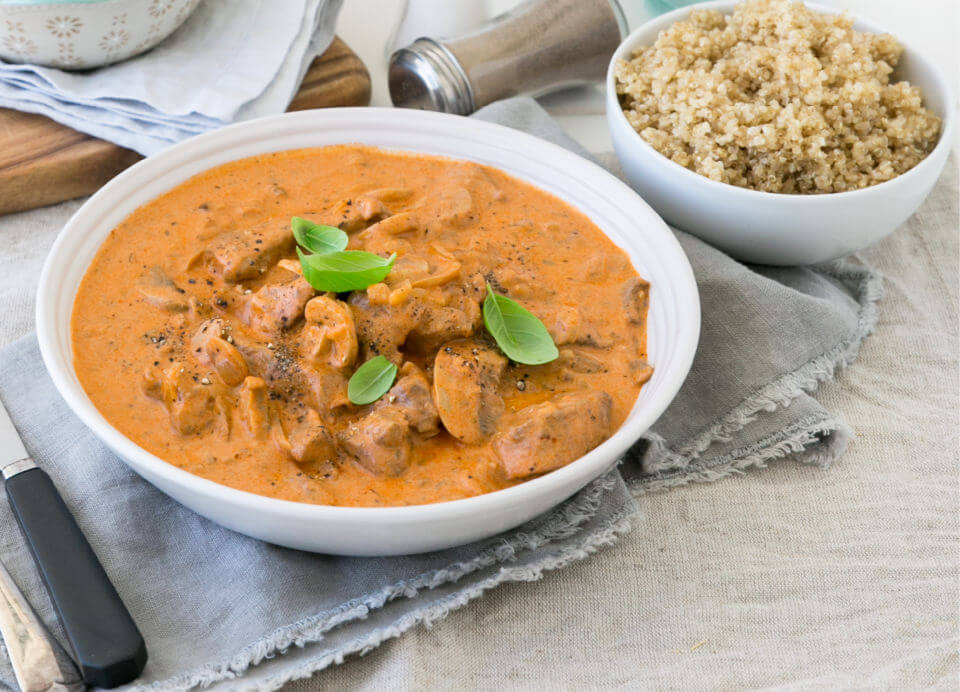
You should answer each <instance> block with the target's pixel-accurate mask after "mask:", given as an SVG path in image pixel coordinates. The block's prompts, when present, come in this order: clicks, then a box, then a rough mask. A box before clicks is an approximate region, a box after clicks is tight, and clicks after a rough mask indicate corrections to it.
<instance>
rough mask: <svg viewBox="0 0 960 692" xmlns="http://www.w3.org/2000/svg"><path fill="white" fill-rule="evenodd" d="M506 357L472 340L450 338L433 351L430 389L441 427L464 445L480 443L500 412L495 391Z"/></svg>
mask: <svg viewBox="0 0 960 692" xmlns="http://www.w3.org/2000/svg"><path fill="white" fill-rule="evenodd" d="M506 367H507V359H506V358H504V357H503V356H502V355H500V354H499V353H497V352H496V351H494V350H493V349H490V348H487V347H486V346H484V345H483V344H481V343H479V342H477V341H474V340H468V339H463V340H458V341H451V342H450V343H448V344H446V345H445V346H444V347H443V348H441V349H440V351H439V352H438V353H437V357H436V359H435V361H434V365H433V391H434V396H435V399H436V402H437V411H438V412H439V414H440V420H441V421H443V427H445V428H446V429H447V432H449V433H450V434H451V435H453V436H454V437H456V438H457V439H458V440H460V441H462V442H466V443H468V444H480V443H481V442H483V441H484V440H485V439H487V437H489V436H490V435H491V434H493V433H494V432H495V430H496V426H497V421H498V420H499V419H500V416H501V415H502V414H503V410H504V404H503V398H502V397H501V396H500V394H499V392H498V385H499V382H500V376H501V375H502V374H503V371H504V369H505V368H506Z"/></svg>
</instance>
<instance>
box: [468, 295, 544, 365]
mask: <svg viewBox="0 0 960 692" xmlns="http://www.w3.org/2000/svg"><path fill="white" fill-rule="evenodd" d="M483 323H484V324H485V325H486V326H487V331H488V332H490V335H491V336H492V337H493V338H494V339H495V340H496V342H497V346H499V347H500V350H501V351H503V352H504V353H505V354H507V357H508V358H510V360H512V361H515V362H517V363H523V364H525V365H542V364H543V363H549V362H550V361H552V360H556V358H557V357H558V356H559V355H560V352H559V351H557V347H556V345H555V344H554V343H553V339H551V338H550V332H548V331H547V328H546V327H544V326H543V322H541V321H540V320H538V319H537V318H536V317H535V316H534V315H533V314H531V313H530V312H529V311H528V310H526V309H525V308H524V307H523V306H521V305H520V304H519V303H517V302H516V301H513V300H510V299H509V298H507V297H506V296H501V295H499V294H497V293H494V292H493V289H492V288H491V287H490V284H487V297H486V298H485V299H484V301H483Z"/></svg>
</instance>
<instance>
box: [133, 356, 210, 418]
mask: <svg viewBox="0 0 960 692" xmlns="http://www.w3.org/2000/svg"><path fill="white" fill-rule="evenodd" d="M146 391H147V392H148V394H149V393H153V394H154V395H155V394H156V393H159V396H160V400H161V401H163V403H164V405H165V406H166V407H167V411H168V412H169V413H170V424H171V425H173V427H174V429H175V430H176V431H177V432H178V433H180V434H181V435H199V434H201V433H203V432H205V431H207V430H208V429H210V428H211V427H213V426H214V425H215V424H216V423H217V422H218V421H221V420H223V419H224V414H225V409H224V406H223V403H222V402H221V401H220V400H219V399H218V397H217V389H216V388H215V387H212V386H210V385H204V384H203V383H202V380H201V379H200V377H198V376H197V374H196V373H193V372H190V371H189V370H188V369H187V368H186V366H185V365H184V364H183V363H180V362H174V363H171V364H170V365H169V366H168V367H167V368H166V369H165V370H164V371H163V373H162V375H161V380H160V383H159V389H158V388H156V387H148V388H146Z"/></svg>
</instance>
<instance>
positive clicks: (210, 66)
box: [0, 0, 343, 156]
mask: <svg viewBox="0 0 960 692" xmlns="http://www.w3.org/2000/svg"><path fill="white" fill-rule="evenodd" d="M342 2H343V0H279V1H278V0H204V1H203V2H201V3H200V5H199V6H198V7H197V9H196V10H194V12H193V13H192V14H191V15H190V16H189V17H188V18H187V20H186V21H185V22H184V23H183V25H182V26H181V27H180V28H179V29H177V30H176V31H175V32H174V33H173V34H171V35H170V36H169V37H168V38H166V39H165V40H164V41H162V42H161V43H160V44H159V45H158V46H156V47H155V48H153V49H151V50H149V51H147V52H146V53H142V54H140V55H136V56H134V57H132V58H130V59H128V60H124V61H122V62H119V63H116V64H114V65H108V66H106V67H101V68H99V69H95V70H89V71H84V72H67V71H64V70H59V69H55V68H51V67H40V66H37V65H31V64H14V63H7V62H4V61H3V60H0V106H4V107H7V108H13V109H15V110H21V111H28V112H30V113H40V114H42V115H45V116H47V117H49V118H52V119H54V120H56V121H57V122H60V123H63V124H64V125H68V126H69V127H72V128H73V129H75V130H80V131H81V132H85V133H87V134H90V135H93V136H94V137H99V138H100V139H105V140H107V141H110V142H114V143H115V144H119V145H120V146H122V147H126V148H128V149H133V150H135V151H138V152H139V153H141V154H143V155H144V156H147V155H149V154H154V153H156V152H158V151H160V150H162V149H164V148H166V147H168V146H170V145H171V144H174V143H176V142H179V141H180V140H183V139H186V138H187V137H192V136H193V135H196V134H200V133H202V132H207V131H208V130H213V129H216V128H218V127H222V126H223V125H225V124H228V123H231V122H236V121H239V120H248V119H250V118H256V117H259V116H263V115H271V114H274V113H282V112H283V111H284V110H285V109H286V107H287V105H288V104H289V103H290V100H291V99H292V98H293V95H294V93H295V92H296V90H297V86H298V85H299V84H300V81H301V80H302V79H303V75H304V73H305V72H306V70H307V67H308V66H309V64H310V61H311V60H312V59H313V57H314V56H316V55H318V54H320V53H322V52H323V51H325V50H326V49H327V47H328V46H329V45H330V42H331V41H332V40H333V31H334V25H335V24H336V19H337V13H338V12H339V10H340V6H341V4H342ZM154 5H156V3H154ZM154 5H150V6H149V7H147V5H146V3H143V7H140V8H135V9H136V10H137V11H136V12H132V11H129V12H119V11H118V13H117V15H118V16H117V19H116V21H118V22H120V23H121V24H122V23H125V22H127V21H130V22H146V21H150V16H151V14H153V13H156V12H165V11H166V9H165V8H164V7H160V6H157V7H154ZM10 9H11V10H12V11H16V8H10ZM123 9H124V10H128V9H129V8H123ZM22 11H23V12H30V11H31V8H30V7H23V8H22ZM127 15H131V16H130V17H128V16H127ZM91 30H92V29H90V28H87V27H83V26H82V25H80V28H79V29H78V31H80V32H86V31H91ZM70 40H71V39H65V41H66V42H67V43H69V41H70ZM27 59H29V56H27Z"/></svg>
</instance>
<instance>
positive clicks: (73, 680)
mask: <svg viewBox="0 0 960 692" xmlns="http://www.w3.org/2000/svg"><path fill="white" fill-rule="evenodd" d="M0 634H2V635H3V641H4V643H5V644H6V645H7V653H8V654H9V655H10V663H11V664H12V665H13V673H14V675H16V676H17V684H18V685H20V689H21V690H22V692H49V691H53V690H70V691H71V692H73V691H79V690H82V689H84V687H85V685H84V684H83V678H81V677H80V671H78V670H77V667H76V665H75V664H74V663H73V661H71V660H70V658H69V657H68V656H67V654H66V652H64V651H63V649H61V648H60V645H59V644H58V643H56V641H55V640H54V639H53V637H52V636H51V635H50V633H49V632H48V631H47V629H46V628H45V627H44V626H43V624H42V623H41V622H40V619H39V618H38V617H37V616H36V614H35V613H34V612H33V608H31V607H30V604H29V603H28V602H27V599H26V598H24V596H23V594H22V593H21V592H20V589H19V588H17V585H16V583H15V582H14V581H13V578H12V577H11V576H10V574H9V572H7V570H6V568H5V567H4V566H3V565H2V564H0Z"/></svg>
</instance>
